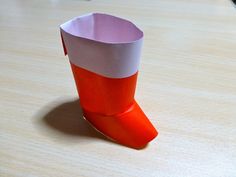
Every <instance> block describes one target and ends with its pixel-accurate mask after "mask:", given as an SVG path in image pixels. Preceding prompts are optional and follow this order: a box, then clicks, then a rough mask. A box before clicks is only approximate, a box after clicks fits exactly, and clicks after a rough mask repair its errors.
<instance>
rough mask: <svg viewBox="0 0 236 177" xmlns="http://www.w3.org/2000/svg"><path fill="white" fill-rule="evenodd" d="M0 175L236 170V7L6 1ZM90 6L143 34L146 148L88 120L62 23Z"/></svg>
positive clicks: (227, 176)
mask: <svg viewBox="0 0 236 177" xmlns="http://www.w3.org/2000/svg"><path fill="white" fill-rule="evenodd" d="M0 4H1V6H0V176H1V177H16V176H17V177H18V176H19V177H41V176H42V177H46V176H52V177H75V176H76V177H78V176H79V177H80V176H81V177H82V176H86V177H110V176H127V177H144V176H145V177H146V176H147V177H162V176H163V177H177V176H178V177H195V176H196V177H204V176H209V177H235V176H236V9H235V7H234V6H233V4H232V2H231V1H229V0H195V1H194V0H191V1H189V0H162V1H161V0H159V1H155V0H152V1H144V0H131V1H127V0H119V1H108V0H91V1H85V0H84V1H82V0H81V1H79V0H67V1H62V0H51V1H46V0H41V1H31V0H25V1H20V0H11V1H8V0H5V1H2V0H1V1H0ZM88 12H105V13H109V14H113V15H116V16H120V17H123V18H127V19H130V20H131V21H133V22H135V23H136V24H137V25H138V26H139V27H140V28H141V29H142V30H143V31H144V33H145V39H144V46H143V51H142V61H141V68H140V74H139V78H138V85H137V90H136V99H137V101H138V102H139V104H140V106H141V107H142V108H143V110H144V111H145V113H146V114H147V115H148V117H149V118H150V120H151V121H152V122H153V124H154V125H155V127H157V129H158V130H159V136H158V138H156V139H155V140H154V141H152V142H151V143H150V144H149V145H148V146H147V147H146V148H145V149H143V150H134V149H130V148H127V147H124V146H121V145H118V144H115V143H113V142H111V141H108V140H106V139H105V138H103V136H101V135H100V134H99V133H97V132H96V131H95V130H93V129H92V128H91V127H90V126H89V125H88V124H87V123H86V122H85V121H84V120H83V119H82V118H81V116H82V115H81V109H80V108H79V104H78V97H77V93H76V88H75V84H74V81H73V77H72V73H71V70H70V66H69V63H68V59H67V57H65V56H64V55H63V50H62V46H61V39H60V35H59V25H60V24H61V23H63V22H65V21H67V20H69V19H71V18H73V17H75V16H78V15H82V14H84V13H88Z"/></svg>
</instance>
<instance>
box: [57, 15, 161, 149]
mask: <svg viewBox="0 0 236 177" xmlns="http://www.w3.org/2000/svg"><path fill="white" fill-rule="evenodd" d="M60 31H61V38H62V43H63V47H64V52H65V55H66V54H68V56H69V61H70V64H71V68H72V71H73V75H74V79H75V82H76V86H77V90H78V94H79V97H80V104H81V107H82V109H83V115H84V117H85V119H86V120H87V121H89V122H90V124H92V126H94V128H95V129H97V130H98V131H100V132H101V133H102V134H104V135H105V136H107V137H109V138H110V139H112V140H114V141H116V142H118V143H121V144H123V145H126V146H129V147H132V148H137V149H139V148H142V147H144V146H145V145H146V144H147V143H148V142H149V141H151V140H152V139H154V138H155V137H156V136H157V134H158V133H157V131H156V129H155V128H154V126H153V125H152V124H151V122H150V121H149V120H148V118H147V117H146V115H145V114H144V113H143V111H142V110H141V108H140V107H139V106H138V104H137V103H136V101H135V100H134V94H135V87H136V80H137V75H138V67H139V63H140V54H141V47H142V41H143V32H142V31H141V30H140V29H139V28H137V27H136V26H135V25H134V24H133V23H132V22H130V21H128V20H125V19H122V18H119V17H115V16H112V15H108V14H102V13H91V14H86V15H83V16H79V17H76V18H74V19H72V20H69V21H68V22H66V23H64V24H62V25H61V26H60Z"/></svg>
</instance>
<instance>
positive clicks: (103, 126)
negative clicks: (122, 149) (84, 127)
mask: <svg viewBox="0 0 236 177" xmlns="http://www.w3.org/2000/svg"><path fill="white" fill-rule="evenodd" d="M83 112H84V116H85V118H86V120H87V121H89V123H90V124H91V125H92V126H94V128H96V129H97V130H98V131H99V132H101V133H102V134H104V135H105V136H107V137H108V138H110V139H112V140H114V141H116V142H118V143H120V144H123V145H125V146H128V147H131V148H135V149H141V148H143V147H145V146H146V145H147V143H148V142H150V141H151V140H153V139H154V138H155V137H156V136H157V135H158V132H157V130H156V129H155V128H154V126H153V125H152V123H151V122H150V121H149V119H148V118H147V116H146V115H145V114H144V112H143V111H142V109H141V108H140V107H139V105H138V104H137V103H136V102H135V103H134V104H133V105H132V106H131V107H130V108H129V109H128V110H127V111H125V112H123V113H121V114H115V115H112V116H105V115H101V114H96V113H93V112H89V111H86V110H83Z"/></svg>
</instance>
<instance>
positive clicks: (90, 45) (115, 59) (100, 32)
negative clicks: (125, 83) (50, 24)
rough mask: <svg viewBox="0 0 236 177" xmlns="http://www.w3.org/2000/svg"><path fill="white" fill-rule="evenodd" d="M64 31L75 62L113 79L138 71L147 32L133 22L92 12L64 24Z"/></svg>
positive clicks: (65, 44) (63, 38)
mask: <svg viewBox="0 0 236 177" xmlns="http://www.w3.org/2000/svg"><path fill="white" fill-rule="evenodd" d="M60 30H61V36H62V40H63V42H64V48H65V54H68V56H69V59H70V62H71V63H73V64H75V65H77V66H79V67H82V68H84V69H87V70H89V71H91V72H94V73H97V74H99V75H102V76H105V77H109V78H124V77H129V76H131V75H133V74H135V73H136V72H137V71H138V67H139V63H140V55H141V47H142V41H143V32H142V31H141V30H140V29H138V28H137V27H136V26H135V25H134V24H133V23H132V22H130V21H127V20H125V19H122V18H118V17H115V16H112V15H108V14H101V13H91V14H86V15H83V16H79V17H76V18H74V19H72V20H70V21H68V22H66V23H64V24H62V25H61V26H60Z"/></svg>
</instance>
